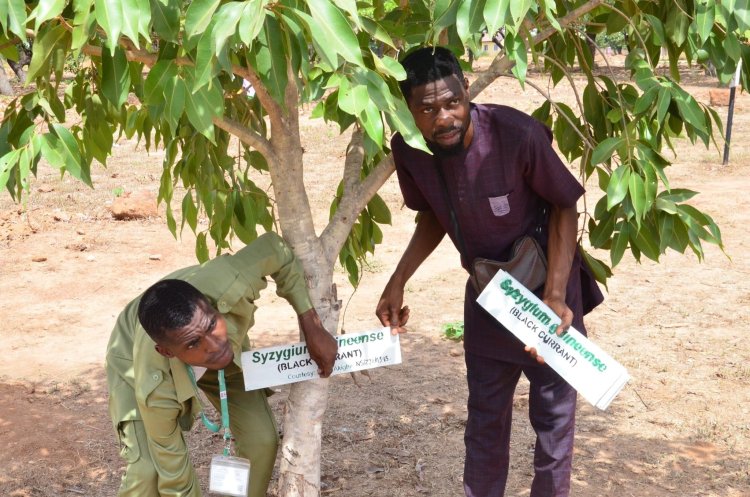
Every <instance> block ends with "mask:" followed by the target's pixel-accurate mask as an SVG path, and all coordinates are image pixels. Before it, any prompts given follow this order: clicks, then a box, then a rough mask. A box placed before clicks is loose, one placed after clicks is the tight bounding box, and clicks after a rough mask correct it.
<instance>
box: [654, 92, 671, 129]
mask: <svg viewBox="0 0 750 497" xmlns="http://www.w3.org/2000/svg"><path fill="white" fill-rule="evenodd" d="M671 102H672V94H671V93H670V91H669V89H668V88H664V87H662V88H661V89H659V98H658V100H657V101H656V121H657V123H658V124H660V125H661V124H662V123H663V122H664V117H665V116H666V115H667V111H668V110H669V104H670V103H671Z"/></svg>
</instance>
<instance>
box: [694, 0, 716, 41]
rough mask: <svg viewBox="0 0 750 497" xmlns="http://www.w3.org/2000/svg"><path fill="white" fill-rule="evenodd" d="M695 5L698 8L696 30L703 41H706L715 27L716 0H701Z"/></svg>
mask: <svg viewBox="0 0 750 497" xmlns="http://www.w3.org/2000/svg"><path fill="white" fill-rule="evenodd" d="M695 7H696V10H697V12H696V15H695V25H696V31H697V32H698V37H699V38H700V40H701V43H705V42H706V40H708V36H709V35H710V34H711V30H712V29H713V27H714V8H715V3H714V0H699V1H697V2H695Z"/></svg>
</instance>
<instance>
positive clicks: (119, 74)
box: [102, 46, 130, 107]
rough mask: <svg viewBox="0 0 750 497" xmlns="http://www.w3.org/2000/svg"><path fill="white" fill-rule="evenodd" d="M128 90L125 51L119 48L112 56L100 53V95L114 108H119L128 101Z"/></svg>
mask: <svg viewBox="0 0 750 497" xmlns="http://www.w3.org/2000/svg"><path fill="white" fill-rule="evenodd" d="M129 90H130V71H129V70H128V59H127V57H126V56H125V51H124V50H123V49H122V48H120V47H119V46H118V47H117V48H115V52H114V56H110V54H109V53H108V52H107V51H103V52H102V94H103V95H104V96H105V97H106V98H107V100H109V101H110V102H112V104H113V105H114V106H115V107H121V106H122V104H124V103H125V101H126V100H127V99H128V92H129Z"/></svg>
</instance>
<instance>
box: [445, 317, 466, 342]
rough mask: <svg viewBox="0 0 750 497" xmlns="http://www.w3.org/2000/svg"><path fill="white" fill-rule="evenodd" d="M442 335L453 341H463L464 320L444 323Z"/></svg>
mask: <svg viewBox="0 0 750 497" xmlns="http://www.w3.org/2000/svg"><path fill="white" fill-rule="evenodd" d="M441 333H442V335H443V336H444V337H445V338H447V339H448V340H452V341H454V342H463V340H464V322H463V321H454V322H452V323H445V324H444V325H443V329H442V332H441Z"/></svg>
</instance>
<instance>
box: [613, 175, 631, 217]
mask: <svg viewBox="0 0 750 497" xmlns="http://www.w3.org/2000/svg"><path fill="white" fill-rule="evenodd" d="M630 173H631V171H630V167H628V166H626V165H622V166H620V167H618V168H617V169H616V170H615V172H614V173H612V176H611V177H610V179H609V185H607V210H612V207H614V206H616V205H617V204H619V203H620V202H622V201H623V199H625V195H627V193H628V183H629V181H630Z"/></svg>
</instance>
